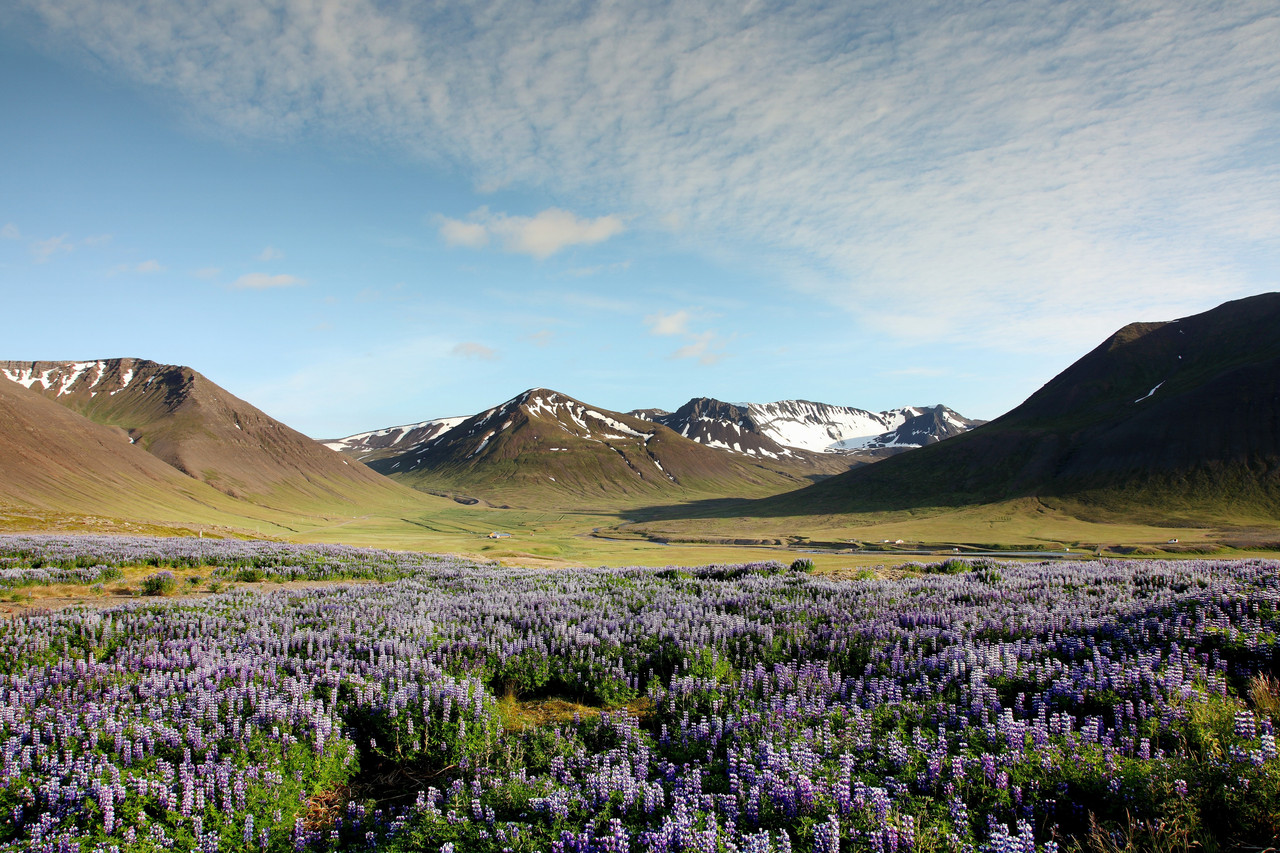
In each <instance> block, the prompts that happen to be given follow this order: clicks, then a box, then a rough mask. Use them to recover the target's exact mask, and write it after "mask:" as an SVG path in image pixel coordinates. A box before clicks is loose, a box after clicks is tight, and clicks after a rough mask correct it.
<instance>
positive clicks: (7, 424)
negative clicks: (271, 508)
mask: <svg viewBox="0 0 1280 853" xmlns="http://www.w3.org/2000/svg"><path fill="white" fill-rule="evenodd" d="M235 503H236V502H235V501H234V500H233V499H231V498H229V497H227V496H226V495H223V494H222V493H220V492H218V491H216V490H214V489H212V488H210V487H209V486H207V485H205V484H204V483H201V482H198V481H196V480H193V479H191V478H190V477H187V476H184V475H183V474H182V473H181V472H179V471H175V470H174V469H173V468H172V467H170V466H169V465H166V464H165V463H164V462H162V461H160V460H159V459H157V458H156V457H154V456H152V455H151V454H149V453H147V452H146V451H144V450H142V449H141V448H140V447H137V446H135V445H133V444H130V442H129V438H128V437H127V436H126V435H125V433H124V432H123V431H121V430H119V429H113V428H111V427H105V426H102V425H100V424H95V423H93V422H92V421H90V420H88V419H87V418H85V417H83V416H81V415H78V414H76V413H75V412H72V411H70V410H69V409H67V408H65V407H63V406H59V405H58V404H57V403H54V402H53V401H51V400H46V399H45V398H43V397H42V396H40V395H39V394H36V393H34V392H32V391H28V390H27V389H25V388H22V387H21V386H19V385H16V384H14V383H12V382H0V504H3V505H4V506H5V508H7V509H13V508H15V507H23V508H34V509H37V510H43V511H49V512H53V513H76V514H82V515H97V516H114V517H117V518H134V519H139V520H150V521H175V520H189V519H198V520H204V521H206V522H212V523H223V524H232V525H235V524H236V523H237V522H243V519H239V518H236V517H235Z"/></svg>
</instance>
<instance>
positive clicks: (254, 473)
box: [0, 358, 402, 503]
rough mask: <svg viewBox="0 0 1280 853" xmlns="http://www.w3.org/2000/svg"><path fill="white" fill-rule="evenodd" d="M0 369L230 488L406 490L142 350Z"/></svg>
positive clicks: (269, 494)
mask: <svg viewBox="0 0 1280 853" xmlns="http://www.w3.org/2000/svg"><path fill="white" fill-rule="evenodd" d="M0 374H2V375H3V376H4V377H6V378H7V379H8V380H11V382H12V383H15V384H16V385H19V386H22V387H24V388H25V389H27V390H29V391H32V392H35V393H37V394H39V395H42V396H43V397H45V398H47V399H48V400H51V401H54V402H56V403H58V404H61V405H62V406H63V407H65V408H67V409H70V410H71V411H74V412H76V413H77V414H79V415H82V416H84V417H86V418H88V419H89V420H91V421H93V422H95V423H97V424H101V425H104V426H109V427H115V428H117V429H118V430H120V431H121V432H122V434H123V435H126V436H127V440H128V441H129V442H131V443H133V444H135V445H136V446H137V447H138V448H139V449H142V450H146V451H147V452H149V453H150V454H151V455H152V456H154V457H156V458H157V459H159V460H161V461H163V462H165V463H167V464H168V465H170V466H172V467H173V468H175V469H177V470H178V471H181V472H182V473H184V474H186V475H188V476H189V477H193V478H195V479H196V480H199V481H202V482H204V483H207V484H208V485H210V486H212V487H213V488H215V489H217V490H218V491H220V492H223V493H225V494H227V495H230V496H232V497H236V498H252V499H253V500H256V501H259V502H262V501H267V500H270V501H271V502H275V503H289V502H294V501H299V500H303V501H309V502H314V501H321V502H326V501H338V502H340V503H351V502H355V501H360V500H366V499H368V498H370V497H371V496H376V495H378V494H384V493H387V492H388V491H392V492H400V491H402V490H401V489H400V488H399V487H397V486H395V485H394V484H393V483H390V482H388V481H387V480H386V479H385V478H383V477H381V476H379V475H378V474H376V473H374V472H373V471H371V470H369V469H368V468H366V467H365V466H363V465H358V464H353V463H351V462H349V461H348V460H346V459H344V458H343V457H342V456H341V455H339V454H337V453H334V452H333V451H331V450H329V449H327V448H324V447H321V446H320V445H319V444H317V443H316V442H315V441H313V440H312V439H310V438H308V437H307V436H305V435H303V434H302V433H299V432H297V431H295V430H293V429H290V428H289V427H287V426H285V425H284V424H282V423H280V422H279V421H277V420H275V419H274V418H272V417H270V416H268V415H266V414H264V413H263V412H262V411H260V410H259V409H257V408H255V407H254V406H251V405H250V404H248V403H246V402H245V401H244V400H241V399H239V398H238V397H235V396H234V395H232V394H231V393H230V392H228V391H226V390H225V389H223V388H221V387H219V386H218V385H216V384H215V383H213V382H212V381H210V380H209V379H207V378H206V377H204V376H202V375H201V374H199V373H197V372H196V371H194V370H192V369H191V368H189V367H181V366H176V365H167V364H157V363H156V362H153V361H146V360H143V359H134V358H114V359H103V360H98V361H27V362H19V361H0ZM0 384H7V383H0Z"/></svg>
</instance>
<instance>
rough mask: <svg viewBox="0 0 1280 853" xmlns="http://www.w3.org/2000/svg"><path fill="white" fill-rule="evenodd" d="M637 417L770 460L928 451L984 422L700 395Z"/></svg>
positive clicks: (937, 409) (942, 413) (944, 414)
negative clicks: (732, 400)
mask: <svg viewBox="0 0 1280 853" xmlns="http://www.w3.org/2000/svg"><path fill="white" fill-rule="evenodd" d="M632 414H633V415H635V416H637V417H641V418H644V419H646V420H651V421H654V422H656V423H660V424H663V425H664V426H667V427H670V428H671V429H673V430H675V431H676V432H678V433H680V434H681V435H683V436H685V437H686V438H690V439H692V440H694V441H696V442H698V443H699V444H705V445H707V446H708V447H718V448H722V449H726V450H735V451H737V452H740V453H746V454H748V455H751V456H763V457H768V458H770V459H779V458H786V457H796V456H797V455H798V454H797V452H796V451H807V452H809V453H840V452H858V451H873V450H882V449H885V448H896V449H903V450H905V449H909V448H912V447H923V446H924V445H926V444H933V443H934V442H937V441H941V440H942V439H944V438H950V437H952V436H954V435H959V434H960V433H962V432H964V431H966V430H968V429H970V428H972V427H973V426H975V425H976V424H978V423H981V421H972V420H969V419H967V418H963V417H961V416H960V415H958V414H957V413H955V412H954V411H952V410H951V409H948V408H947V407H946V406H941V405H939V406H934V407H932V408H916V407H907V408H902V409H891V410H889V411H886V412H868V411H865V410H863V409H855V408H851V407H848V406H832V405H828V404H826V403H811V402H809V401H808V400H781V401H778V402H774V403H724V402H721V401H720V400H714V399H711V398H708V397H695V398H694V399H692V400H690V401H689V402H688V403H685V404H684V405H683V406H681V407H680V408H679V409H677V410H676V411H675V412H663V411H661V410H655V409H643V410H637V411H634V412H632ZM881 455H883V454H881Z"/></svg>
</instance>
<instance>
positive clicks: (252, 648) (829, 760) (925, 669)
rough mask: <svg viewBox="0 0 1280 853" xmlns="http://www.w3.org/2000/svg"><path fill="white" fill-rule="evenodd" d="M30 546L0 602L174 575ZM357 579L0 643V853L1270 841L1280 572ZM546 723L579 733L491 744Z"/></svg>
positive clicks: (1279, 823)
mask: <svg viewBox="0 0 1280 853" xmlns="http://www.w3.org/2000/svg"><path fill="white" fill-rule="evenodd" d="M47 542H48V549H47V554H46V555H44V556H40V555H39V554H38V553H36V552H37V551H38V549H39V547H40V546H39V540H38V539H35V538H32V537H27V539H26V540H25V543H26V544H24V545H23V547H24V548H26V549H27V554H28V555H27V556H26V557H24V559H26V560H27V563H26V564H25V565H26V568H25V569H22V568H19V567H17V566H14V565H12V564H11V565H10V569H11V570H14V571H23V570H27V571H32V570H34V571H40V570H43V568H44V566H47V565H54V566H60V565H62V564H63V563H62V562H61V561H64V560H65V559H66V558H67V557H68V555H70V554H72V553H75V554H76V559H79V555H80V554H81V553H85V555H86V559H88V560H91V561H96V562H91V563H89V565H121V564H123V563H121V562H120V561H121V560H127V559H128V557H126V556H122V555H123V552H125V551H128V549H137V550H135V551H129V553H145V554H148V555H157V559H160V560H162V561H161V562H157V563H150V564H151V565H157V566H173V565H175V563H166V562H163V559H165V558H164V557H163V556H162V555H163V553H165V549H168V548H173V549H174V551H173V554H174V557H173V559H177V560H181V559H187V557H186V556H184V555H185V554H188V553H190V552H188V551H183V550H182V549H185V548H189V547H191V545H192V542H191V540H185V541H183V540H152V541H150V542H145V541H142V540H133V541H132V542H129V543H126V544H122V543H120V542H118V541H117V540H88V539H86V540H78V541H77V543H74V544H73V543H70V542H69V540H68V539H66V538H63V539H54V538H50V539H48V540H47ZM93 547H101V548H102V549H103V550H102V551H101V553H99V554H96V555H95V554H93V553H92V552H91V551H92V548H93ZM199 547H201V548H203V547H205V546H204V545H201V546H199ZM238 547H243V548H245V549H246V553H257V552H256V551H255V549H256V548H258V547H259V546H258V545H256V544H254V543H242V545H240V546H238ZM261 547H262V548H264V549H266V550H270V551H272V552H274V553H276V554H277V555H285V554H288V553H293V552H291V551H290V549H291V548H293V547H296V548H297V552H296V553H297V554H299V555H301V554H303V553H306V552H307V549H305V548H302V547H298V546H280V545H270V546H266V545H263V546H261ZM77 548H84V549H86V551H77V550H76V549H77ZM112 548H113V549H116V550H114V551H109V550H108V549H112ZM228 553H231V552H228ZM312 553H315V551H314V549H313V550H312ZM342 553H344V554H346V555H347V556H348V557H350V561H349V563H347V564H348V565H354V563H356V562H358V561H359V556H358V554H357V553H356V551H355V549H346V550H345V551H343V552H342ZM368 553H369V560H370V564H371V565H377V566H382V567H383V568H380V569H378V571H379V572H382V573H383V575H385V576H400V575H402V576H405V577H403V579H401V580H398V581H395V582H389V583H381V584H373V583H363V584H357V583H352V584H345V585H341V586H336V587H330V588H327V589H311V590H279V591H276V592H272V593H269V594H267V593H261V594H250V593H244V592H233V593H230V594H226V595H221V596H215V597H211V598H207V599H204V600H203V601H201V602H199V603H192V602H190V601H185V602H168V603H165V602H157V601H155V600H145V599H142V600H137V601H135V602H132V603H130V604H128V605H125V606H122V607H119V608H117V609H113V610H88V609H85V610H68V611H60V612H43V611H37V612H28V613H26V614H24V615H22V616H19V617H15V618H13V619H10V620H9V621H7V622H5V623H2V624H0V776H2V777H3V780H4V784H3V787H2V788H0V850H79V851H96V850H101V851H107V850H113V849H118V850H122V851H123V850H138V851H141V850H157V849H178V850H187V849H192V850H197V849H198V850H208V851H214V850H219V851H238V850H243V851H251V850H269V851H286V850H288V851H325V850H355V849H370V848H375V847H376V848H377V849H390V850H395V849H402V850H430V851H436V850H440V851H456V853H462V852H463V851H507V850H510V851H541V850H550V851H564V853H570V851H655V852H656V851H686V850H688V851H708V853H711V851H742V853H747V851H760V852H761V853H763V851H782V850H794V851H809V850H812V851H821V853H826V852H827V851H832V853H834V851H853V850H873V851H915V850H920V851H929V850H975V851H979V850H981V851H1038V850H1052V849H1055V848H1057V847H1058V846H1059V844H1063V845H1064V846H1070V845H1073V844H1075V843H1078V842H1080V841H1082V840H1084V839H1086V838H1087V837H1089V835H1090V833H1092V835H1093V838H1094V840H1099V839H1101V841H1102V842H1106V843H1108V844H1111V845H1112V846H1113V847H1112V849H1114V847H1116V846H1119V845H1120V844H1121V843H1128V844H1130V845H1131V846H1133V847H1134V849H1153V848H1156V847H1164V848H1166V849H1174V848H1177V847H1178V846H1188V845H1191V844H1193V843H1196V842H1198V843H1199V844H1200V845H1201V846H1203V847H1204V848H1206V849H1215V848H1216V849H1230V848H1232V847H1233V846H1235V845H1253V846H1254V847H1265V846H1267V845H1269V844H1275V843H1276V842H1277V840H1280V839H1278V838H1277V836H1278V833H1280V757H1278V756H1277V749H1276V738H1275V726H1276V725H1277V723H1280V701H1277V693H1278V692H1280V691H1277V689H1276V687H1277V682H1276V681H1275V680H1274V679H1275V676H1276V675H1277V674H1280V655H1278V654H1277V645H1276V634H1277V633H1278V632H1280V564H1276V563H1268V562H1263V561H1240V562H1230V563H1226V562H1218V563H1215V562H1209V561H1185V562H1141V563H1125V562H1108V561H1100V562H1088V563H1063V562H1058V563H1044V564H1037V565H1017V564H990V563H988V564H983V565H973V566H970V567H968V568H967V569H964V568H963V567H961V566H958V565H948V566H946V567H945V569H941V570H938V571H933V572H926V573H922V574H920V575H918V576H913V577H906V578H901V579H896V580H875V579H867V580H858V581H841V582H836V581H829V580H824V579H821V578H819V577H815V576H812V575H809V574H806V573H804V572H803V571H801V570H787V569H786V568H785V567H783V566H782V565H781V564H776V563H764V564H751V565H746V566H710V567H705V568H701V569H674V568H669V569H645V568H631V569H599V570H568V571H558V572H546V571H535V570H519V569H498V568H494V567H488V566H477V565H473V564H469V563H465V562H463V561H460V560H456V559H447V558H423V557H418V556H412V555H388V554H386V553H385V552H368ZM198 559H199V560H200V563H199V565H214V564H216V559H215V558H211V557H210V556H209V554H208V552H202V553H201V554H200V555H199V556H198ZM231 559H232V558H231V557H228V561H230V560H231ZM236 559H238V558H236ZM305 559H309V558H303V557H301V556H299V557H298V564H303V563H305ZM35 560H42V561H43V565H42V566H41V567H37V568H34V569H33V568H32V564H33V562H34V561H35ZM279 564H280V565H281V566H282V567H285V569H284V570H288V571H292V569H291V568H288V567H289V566H290V565H294V564H290V563H287V562H286V561H285V560H284V559H283V557H282V558H281V559H280V560H279ZM255 567H256V568H258V569H260V570H262V571H265V572H270V571H273V570H275V569H274V567H273V566H272V565H269V564H267V563H264V564H263V565H261V566H255ZM241 568H243V566H241ZM350 571H352V573H353V574H355V573H356V572H357V571H358V570H355V569H350ZM397 573H398V574H397ZM552 697H557V698H563V699H568V700H573V701H577V702H581V703H585V704H589V705H594V706H600V707H604V708H606V709H607V710H605V711H603V712H602V713H599V714H593V715H584V716H583V717H575V719H574V720H572V721H566V722H562V723H544V724H540V725H538V724H534V725H527V726H522V725H520V724H519V723H520V719H519V715H518V713H513V711H512V709H513V708H514V709H519V708H521V707H524V705H522V703H525V704H527V703H529V702H530V701H534V700H539V699H548V698H552Z"/></svg>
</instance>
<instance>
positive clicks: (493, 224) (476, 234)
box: [440, 207, 624, 260]
mask: <svg viewBox="0 0 1280 853" xmlns="http://www.w3.org/2000/svg"><path fill="white" fill-rule="evenodd" d="M623 230H624V226H623V224H622V220H621V219H620V218H619V217H617V216H601V217H598V218H596V219H582V218H580V217H578V216H576V215H574V214H573V213H570V212H569V211H567V210H560V209H559V208H554V207H552V208H548V209H546V210H544V211H542V212H541V213H539V214H538V215H536V216H508V215H506V214H503V213H490V212H489V210H488V209H487V208H481V209H479V210H477V211H475V212H474V213H472V214H471V221H469V222H468V221H463V220H459V219H442V220H441V223H440V236H441V237H443V238H444V240H445V242H446V243H448V244H449V245H451V246H467V247H469V248H472V249H479V248H482V247H484V246H487V245H488V244H489V240H490V238H491V237H497V238H498V239H499V240H501V241H502V245H503V248H504V249H505V250H506V251H508V252H517V253H520V254H524V255H531V256H533V257H535V258H538V259H540V260H541V259H543V258H549V257H550V256H552V255H554V254H555V253H556V252H559V251H560V250H561V249H567V248H569V247H570V246H583V245H591V244H594V243H600V242H603V241H605V240H607V239H609V238H610V237H613V236H615V235H617V234H621V233H622V231H623Z"/></svg>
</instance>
